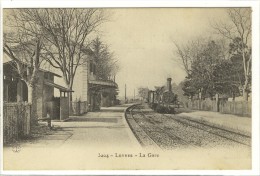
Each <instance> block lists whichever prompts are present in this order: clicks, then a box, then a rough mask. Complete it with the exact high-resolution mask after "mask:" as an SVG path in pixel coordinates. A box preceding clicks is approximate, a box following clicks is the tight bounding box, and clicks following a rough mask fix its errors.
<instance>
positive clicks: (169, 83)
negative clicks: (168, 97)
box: [167, 78, 172, 92]
mask: <svg viewBox="0 0 260 176" xmlns="http://www.w3.org/2000/svg"><path fill="white" fill-rule="evenodd" d="M167 91H169V92H171V91H172V78H167Z"/></svg>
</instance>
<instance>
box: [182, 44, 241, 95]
mask: <svg viewBox="0 0 260 176" xmlns="http://www.w3.org/2000/svg"><path fill="white" fill-rule="evenodd" d="M221 53H222V51H221V48H220V46H219V45H218V44H217V43H216V42H214V41H210V42H209V43H208V45H207V46H206V47H205V48H203V50H202V52H201V53H200V54H199V56H200V57H198V58H197V59H196V60H194V62H193V64H192V65H191V71H190V74H189V75H188V76H187V77H186V79H185V81H184V83H183V91H184V95H187V96H190V97H193V96H194V95H196V94H198V93H199V92H201V93H202V96H203V97H213V96H214V95H215V94H216V93H220V94H227V95H233V94H238V93H239V85H240V82H239V78H238V76H237V72H238V69H241V67H239V65H238V64H237V63H235V62H234V61H232V60H231V59H223V58H222V54H221Z"/></svg>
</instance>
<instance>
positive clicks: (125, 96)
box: [125, 84, 126, 102]
mask: <svg viewBox="0 0 260 176" xmlns="http://www.w3.org/2000/svg"><path fill="white" fill-rule="evenodd" d="M125 102H126V84H125Z"/></svg>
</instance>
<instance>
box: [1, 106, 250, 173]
mask: <svg viewBox="0 0 260 176" xmlns="http://www.w3.org/2000/svg"><path fill="white" fill-rule="evenodd" d="M129 106H130V105H125V106H119V107H111V108H104V109H102V110H101V111H100V112H91V113H87V114H86V115H84V116H80V117H71V118H70V119H69V120H68V121H66V122H53V123H52V124H53V125H54V126H53V130H52V131H47V132H45V133H46V135H39V136H38V137H36V138H33V139H31V140H25V141H24V142H19V143H15V144H12V145H11V146H6V147H4V170H93V169H94V170H95V169H98V170H103V169H117V170H121V169H170V170H172V169H178V170H179V169H250V168H251V147H248V146H243V145H228V146H224V145H209V144H214V142H212V140H213V141H214V139H213V135H212V134H208V133H207V132H201V133H198V134H197V135H194V133H193V132H191V131H189V130H191V127H189V128H190V129H182V130H183V132H182V133H180V132H179V131H178V130H177V128H176V129H175V132H176V134H175V135H182V134H183V135H184V136H186V138H185V139H186V140H187V141H190V140H189V138H188V136H192V135H193V138H194V140H195V139H200V140H201V141H202V142H204V143H203V144H205V146H207V147H191V148H190V147H170V150H169V148H168V147H167V145H168V143H166V144H167V145H165V146H166V147H158V148H144V147H143V146H142V145H141V144H140V143H139V142H140V140H138V139H137V138H136V136H135V135H134V134H135V132H134V130H135V129H133V128H130V127H131V124H130V127H129V124H128V123H127V121H126V118H125V116H124V111H125V109H126V108H127V107H129ZM144 111H145V110H144ZM149 111H150V110H149ZM203 113H204V114H203ZM209 114H210V115H207V113H205V112H191V113H185V114H182V115H183V116H185V117H189V118H193V119H194V120H201V118H203V119H202V120H203V122H205V121H206V122H207V123H211V124H213V125H219V126H225V127H227V128H231V126H230V125H231V124H233V126H232V128H237V130H238V131H242V132H243V131H247V132H249V131H250V130H249V129H250V127H251V119H250V118H243V117H237V116H229V115H223V116H222V115H221V114H218V113H209ZM179 115H180V114H179ZM169 116H171V115H169ZM224 116H228V117H227V118H230V119H229V120H228V121H229V122H228V123H224V122H225V118H224ZM156 117H157V115H156ZM158 117H160V115H159V116H158ZM177 117H178V116H177V115H176V116H174V118H177ZM153 118H155V117H153ZM164 118H165V119H163V118H161V119H160V120H162V122H160V123H159V124H160V125H159V126H153V129H157V130H160V129H162V127H161V125H163V124H167V125H169V126H171V125H173V124H171V123H173V122H172V120H171V119H170V118H172V117H167V116H165V117H164ZM166 118H169V119H167V120H166ZM213 119H214V120H213ZM232 119H233V123H231V121H232ZM154 120H155V119H153V120H151V122H152V124H153V125H156V122H154ZM158 120H159V119H157V121H158ZM237 121H238V123H236V124H237V126H235V127H234V124H235V122H237ZM243 123H245V124H247V126H248V127H247V128H243V129H241V130H240V125H239V124H241V126H243V125H242V124H243ZM175 125H176V124H175ZM149 127H150V126H149ZM142 128H143V130H145V129H144V128H145V127H144V126H143V127H142ZM132 130H133V131H132ZM167 133H168V131H166V132H165V134H167ZM178 133H179V134H178ZM203 135H204V136H210V137H211V138H209V139H208V140H204V139H203ZM224 135H228V134H224ZM196 136H197V137H196ZM193 138H191V139H193ZM158 140H161V141H162V143H164V142H165V140H164V138H158ZM170 140H172V139H170ZM170 142H172V143H173V144H174V142H176V141H175V140H172V141H170ZM207 142H208V143H209V144H207ZM242 142H243V141H242ZM191 143H192V142H191ZM215 144H219V142H215ZM249 145H250V142H249ZM168 146H170V145H168ZM164 149H166V150H164Z"/></svg>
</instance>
